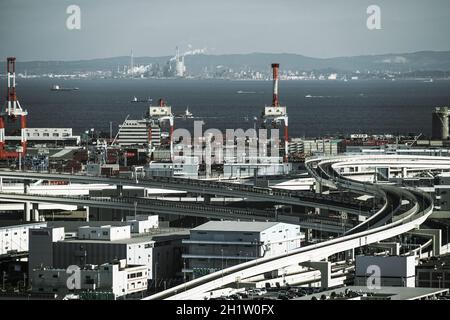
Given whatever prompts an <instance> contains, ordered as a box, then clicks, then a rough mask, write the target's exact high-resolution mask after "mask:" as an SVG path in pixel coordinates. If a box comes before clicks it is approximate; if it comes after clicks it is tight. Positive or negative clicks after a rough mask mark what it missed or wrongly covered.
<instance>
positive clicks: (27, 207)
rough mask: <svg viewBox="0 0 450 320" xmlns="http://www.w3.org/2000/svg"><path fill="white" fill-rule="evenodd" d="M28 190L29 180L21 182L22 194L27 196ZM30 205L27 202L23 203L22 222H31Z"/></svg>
mask: <svg viewBox="0 0 450 320" xmlns="http://www.w3.org/2000/svg"><path fill="white" fill-rule="evenodd" d="M29 190H30V180H24V181H23V193H24V194H28V193H29ZM30 210H31V203H30V202H29V201H27V202H25V203H24V206H23V220H24V221H31V214H30Z"/></svg>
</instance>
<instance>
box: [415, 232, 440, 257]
mask: <svg viewBox="0 0 450 320" xmlns="http://www.w3.org/2000/svg"><path fill="white" fill-rule="evenodd" d="M408 233H409V234H412V235H416V236H424V237H428V238H431V239H432V241H433V256H439V255H441V246H442V230H439V229H416V230H413V231H410V232H408Z"/></svg>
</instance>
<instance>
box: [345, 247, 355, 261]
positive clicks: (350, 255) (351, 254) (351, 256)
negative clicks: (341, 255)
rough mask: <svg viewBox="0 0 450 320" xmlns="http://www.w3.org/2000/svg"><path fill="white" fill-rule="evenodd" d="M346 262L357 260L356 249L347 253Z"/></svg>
mask: <svg viewBox="0 0 450 320" xmlns="http://www.w3.org/2000/svg"><path fill="white" fill-rule="evenodd" d="M345 260H346V261H349V260H355V249H350V250H347V251H345Z"/></svg>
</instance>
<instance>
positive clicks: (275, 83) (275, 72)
mask: <svg viewBox="0 0 450 320" xmlns="http://www.w3.org/2000/svg"><path fill="white" fill-rule="evenodd" d="M279 67H280V64H278V63H272V72H273V98H272V106H273V107H278V105H279V103H278V68H279Z"/></svg>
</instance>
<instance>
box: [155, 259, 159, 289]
mask: <svg viewBox="0 0 450 320" xmlns="http://www.w3.org/2000/svg"><path fill="white" fill-rule="evenodd" d="M157 277H158V262H155V292H156V284H157Z"/></svg>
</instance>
